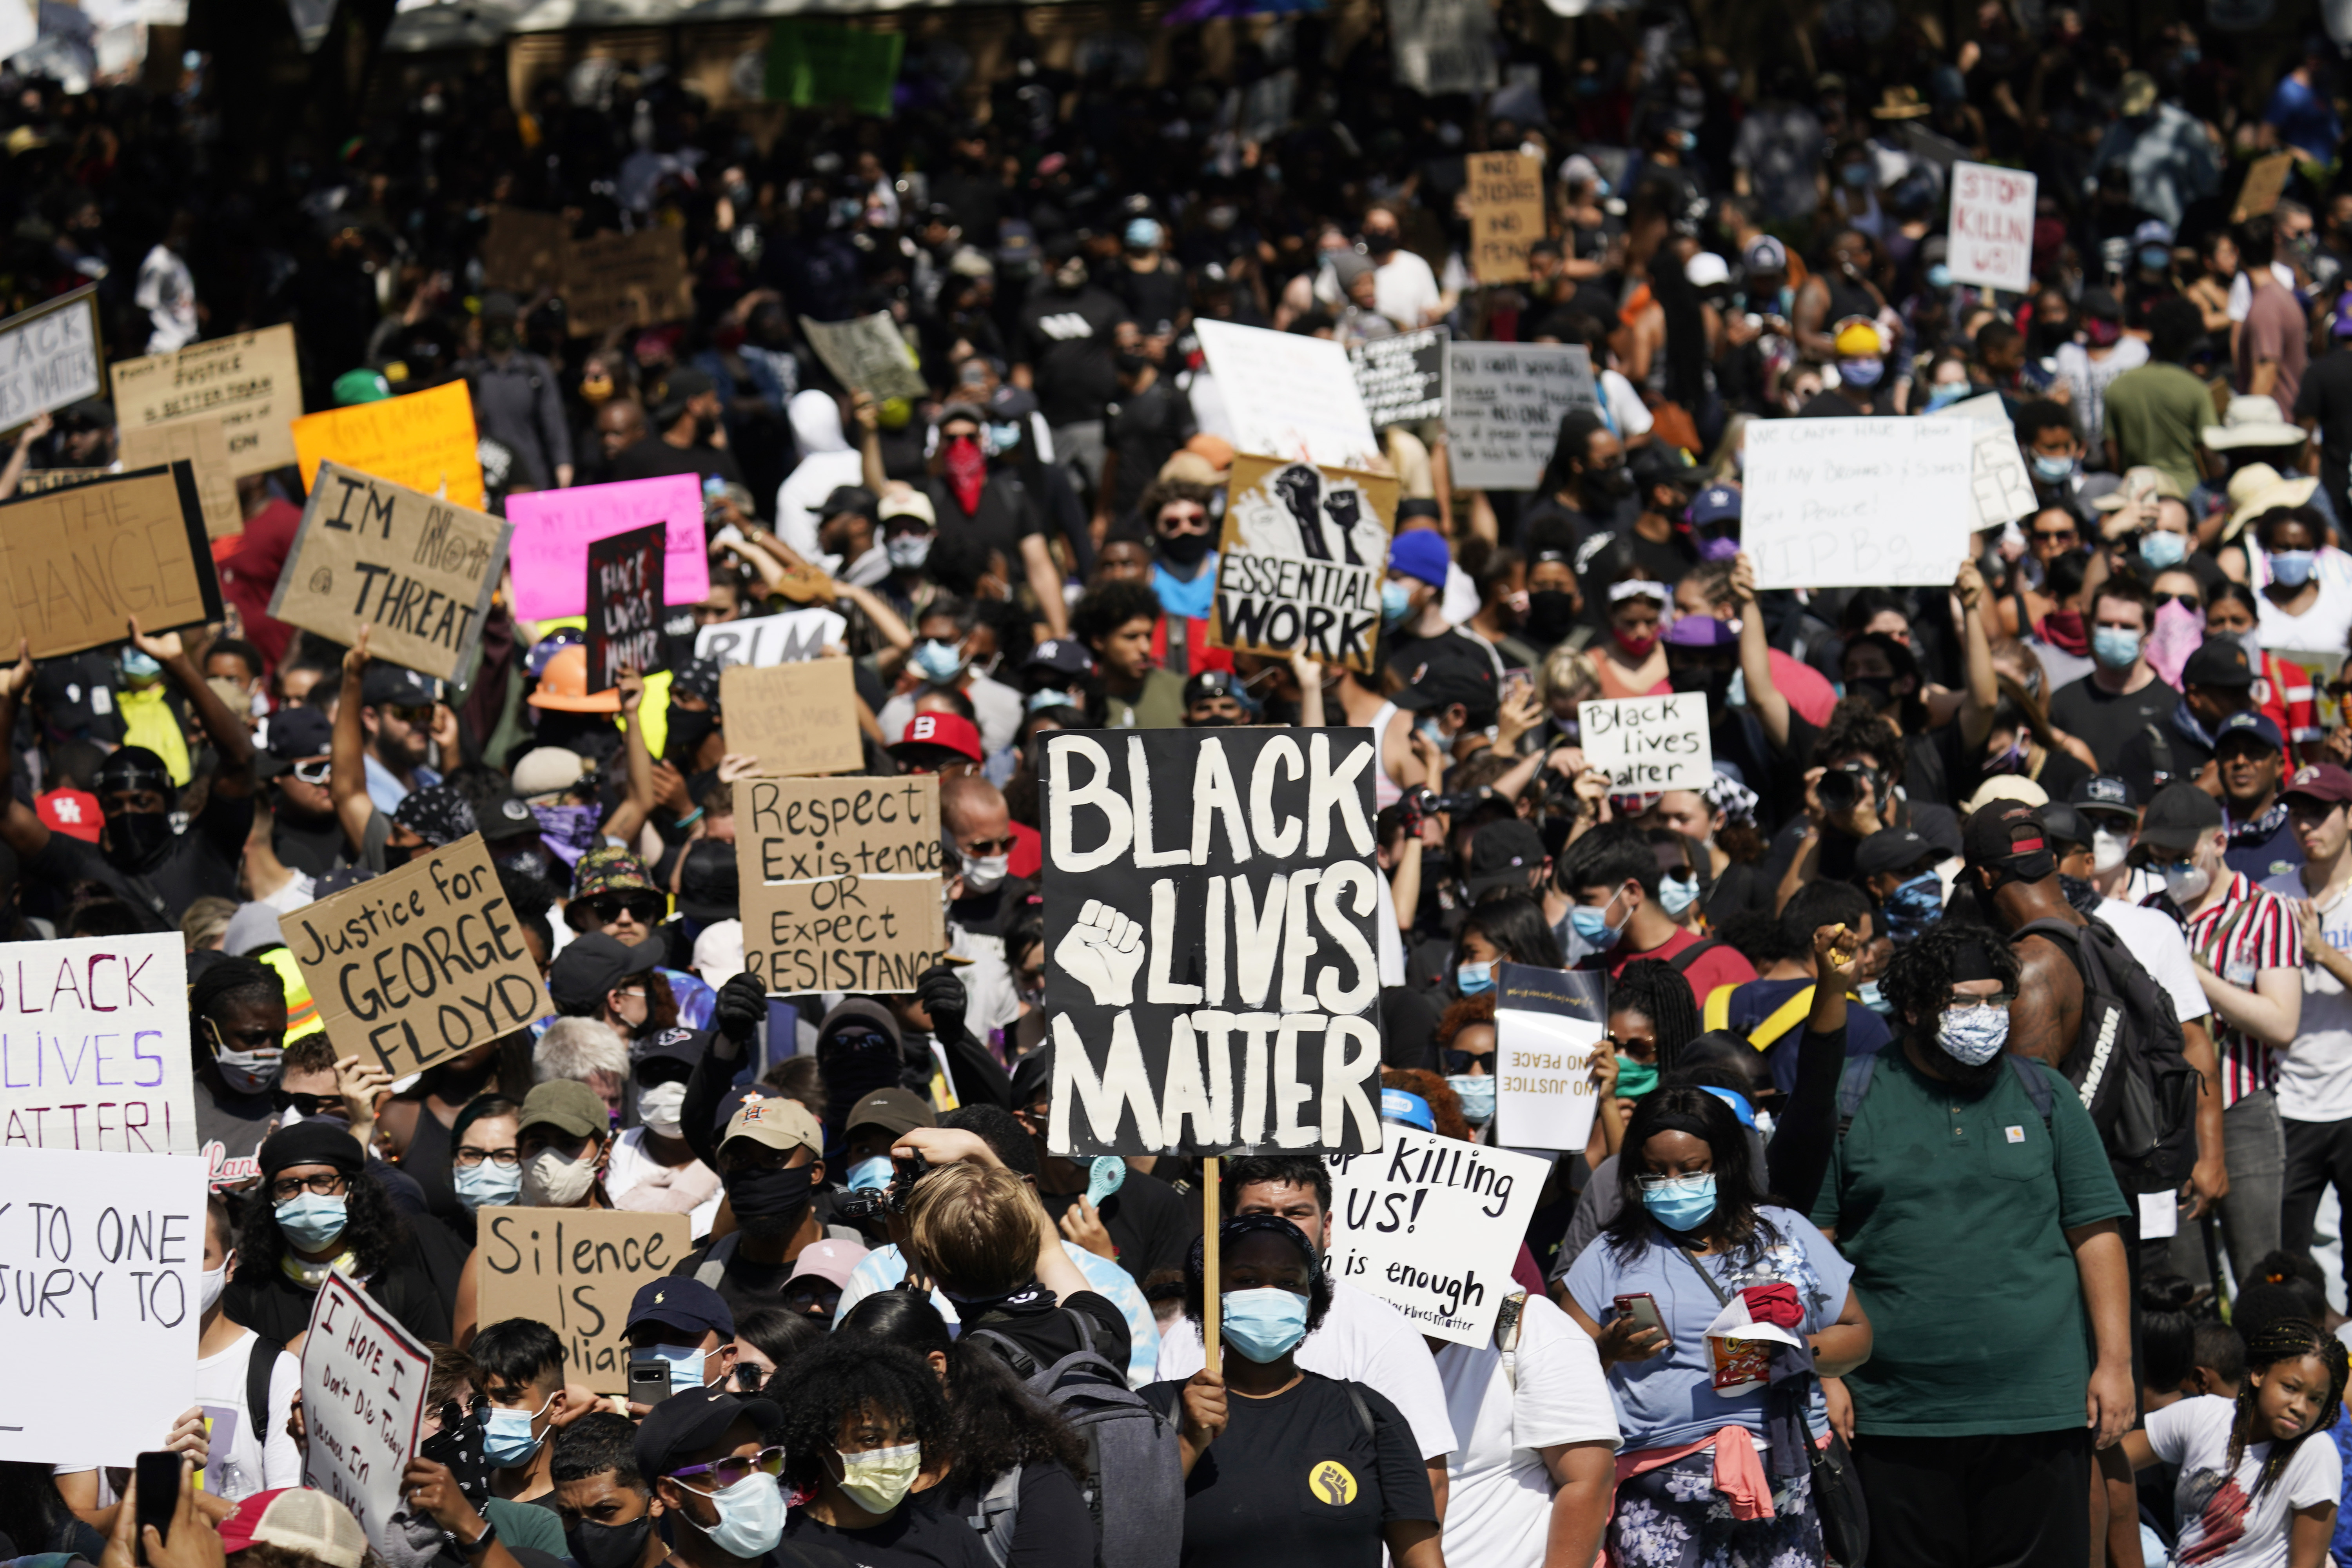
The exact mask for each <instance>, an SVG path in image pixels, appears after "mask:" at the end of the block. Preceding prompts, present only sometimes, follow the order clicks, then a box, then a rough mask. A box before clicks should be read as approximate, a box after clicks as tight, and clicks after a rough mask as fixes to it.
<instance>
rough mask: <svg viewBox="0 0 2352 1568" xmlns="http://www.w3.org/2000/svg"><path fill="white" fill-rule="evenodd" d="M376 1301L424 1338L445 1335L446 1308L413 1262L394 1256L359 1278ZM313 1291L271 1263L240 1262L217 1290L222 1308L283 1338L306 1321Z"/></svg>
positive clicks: (409, 1241)
mask: <svg viewBox="0 0 2352 1568" xmlns="http://www.w3.org/2000/svg"><path fill="white" fill-rule="evenodd" d="M414 1246H415V1237H412V1236H404V1237H402V1239H401V1241H400V1243H399V1244H398V1247H395V1251H396V1252H397V1251H398V1250H400V1249H403V1248H413V1247H414ZM359 1283H360V1285H361V1288H362V1289H364V1290H366V1291H367V1293H368V1295H369V1296H370V1297H372V1298H373V1300H375V1302H376V1304H377V1305H378V1306H380V1307H382V1308H383V1310H385V1311H387V1312H390V1313H391V1314H392V1315H393V1316H394V1318H395V1319H397V1320H399V1321H400V1325H401V1327H403V1328H404V1329H406V1330H407V1331H409V1332H410V1333H412V1334H415V1336H416V1337H417V1338H418V1339H420V1340H425V1341H426V1342H446V1340H447V1339H448V1338H449V1308H448V1304H447V1303H446V1302H445V1301H444V1300H442V1299H441V1294H440V1292H439V1291H437V1290H436V1289H434V1288H433V1281H432V1279H431V1278H430V1277H429V1276H428V1275H427V1274H426V1273H425V1270H424V1268H422V1267H420V1266H419V1265H418V1264H415V1263H413V1262H409V1261H406V1260H404V1259H398V1258H396V1259H395V1260H394V1262H393V1263H392V1264H391V1265H390V1266H389V1267H387V1268H385V1269H384V1270H383V1272H382V1273H380V1274H378V1275H376V1276H375V1277H374V1278H373V1279H366V1280H362V1281H360V1282H359ZM317 1300H318V1292H317V1291H316V1290H312V1289H308V1288H307V1287H305V1286H302V1285H300V1284H298V1283H297V1282H295V1281H294V1280H292V1279H288V1278H287V1276H286V1274H285V1273H284V1271H282V1270H279V1269H272V1270H271V1271H270V1272H269V1274H268V1276H267V1277H263V1276H262V1275H261V1273H260V1270H258V1269H257V1268H250V1267H247V1266H245V1265H244V1264H242V1263H240V1265H239V1267H238V1269H237V1274H236V1279H232V1280H230V1281H229V1282H228V1288H227V1289H226V1290H224V1291H223V1292H222V1294H221V1310H223V1311H226V1313H227V1314H228V1315H229V1318H230V1319H231V1321H235V1322H239V1323H243V1324H244V1325H245V1326H246V1327H247V1328H248V1329H251V1330H252V1331H254V1332H255V1333H257V1334H259V1335H261V1336H262V1338H264V1339H270V1340H276V1341H277V1342H278V1343H279V1344H281V1345H282V1344H285V1343H286V1342H289V1341H290V1340H292V1339H293V1338H294V1336H295V1335H297V1334H299V1333H301V1332H303V1331H306V1330H308V1329H309V1328H310V1308H311V1307H312V1306H313V1305H314V1304H315V1303H316V1302H317Z"/></svg>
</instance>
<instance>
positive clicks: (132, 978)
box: [0, 934, 196, 1258]
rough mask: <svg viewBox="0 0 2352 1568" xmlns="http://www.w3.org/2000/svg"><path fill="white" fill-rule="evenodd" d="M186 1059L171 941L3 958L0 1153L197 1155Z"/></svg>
mask: <svg viewBox="0 0 2352 1568" xmlns="http://www.w3.org/2000/svg"><path fill="white" fill-rule="evenodd" d="M192 1059H193V1058H191V1057H190V1055H189V1053H188V959H187V953H186V952H185V944H184V942H182V941H181V940H180V938H179V937H178V936H176V935H173V936H156V935H144V934H142V935H127V936H102V937H76V938H72V939H69V940H67V941H62V942H12V943H10V944H9V945H8V946H7V947H6V948H5V950H0V1149H86V1150H92V1151H115V1152H129V1153H134V1154H193V1153H194V1152H196V1101H195V1084H194V1075H193V1072H192V1069H191V1067H190V1063H191V1061H192ZM0 1258H5V1255H0Z"/></svg>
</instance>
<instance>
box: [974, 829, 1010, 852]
mask: <svg viewBox="0 0 2352 1568" xmlns="http://www.w3.org/2000/svg"><path fill="white" fill-rule="evenodd" d="M963 852H964V853H965V854H966V855H971V856H985V855H1010V854H1012V853H1013V836H1012V835H1011V834H1007V835H1005V836H1004V837H1002V838H975V839H973V840H972V841H971V843H969V844H967V845H965V846H964V847H963Z"/></svg>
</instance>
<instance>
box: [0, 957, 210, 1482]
mask: <svg viewBox="0 0 2352 1568" xmlns="http://www.w3.org/2000/svg"><path fill="white" fill-rule="evenodd" d="M42 945H45V946H53V945H58V944H54V943H44V944H42ZM182 1005H183V1006H185V1005H186V1004H185V1002H183V1003H182ZM0 1263H5V1266H6V1267H5V1268H0V1357H5V1359H6V1361H7V1364H8V1380H9V1381H8V1397H7V1398H6V1399H5V1401H0V1460H6V1461H23V1462H26V1463H31V1464H37V1465H40V1466H43V1467H45V1468H43V1470H42V1472H41V1473H42V1474H43V1475H44V1476H46V1475H47V1474H48V1471H47V1468H46V1467H47V1466H50V1465H68V1466H74V1465H128V1464H130V1463H131V1460H132V1459H133V1458H135V1457H136V1456H137V1455H138V1454H139V1453H140V1452H141V1450H142V1449H147V1448H152V1447H155V1446H156V1445H157V1444H158V1443H160V1442H162V1441H163V1434H164V1433H166V1432H169V1431H170V1430H171V1429H172V1425H173V1422H175V1421H177V1420H179V1418H180V1414H181V1412H183V1411H184V1410H186V1409H187V1408H188V1407H189V1406H190V1405H194V1404H195V1402H196V1332H197V1328H198V1324H199V1321H200V1320H201V1319H202V1318H203V1317H204V1268H205V1163H204V1162H203V1161H202V1160H200V1159H198V1158H196V1157H195V1156H194V1155H193V1154H121V1153H112V1154H100V1153H95V1152H76V1151H74V1150H71V1149H56V1148H51V1149H23V1148H0Z"/></svg>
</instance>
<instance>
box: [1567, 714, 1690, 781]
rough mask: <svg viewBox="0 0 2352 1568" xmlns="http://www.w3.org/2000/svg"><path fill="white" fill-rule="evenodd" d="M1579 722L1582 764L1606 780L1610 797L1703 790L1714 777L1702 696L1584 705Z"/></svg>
mask: <svg viewBox="0 0 2352 1568" xmlns="http://www.w3.org/2000/svg"><path fill="white" fill-rule="evenodd" d="M1589 703H1590V706H1591V709H1592V711H1591V712H1590V713H1586V712H1585V711H1584V710H1583V708H1582V707H1581V706H1580V707H1579V708H1578V710H1577V712H1578V715H1579V717H1580V719H1581V720H1582V721H1583V736H1584V761H1585V763H1586V765H1587V766H1589V767H1595V768H1599V769H1601V771H1602V772H1604V773H1607V774H1608V775H1609V780H1610V793H1611V794H1612V795H1655V794H1657V793H1659V792H1660V791H1662V790H1670V789H1705V788H1706V784H1707V781H1708V780H1709V779H1711V778H1713V777H1714V776H1715V743H1714V742H1713V741H1712V740H1710V739H1709V738H1708V734H1707V730H1708V722H1709V721H1708V714H1707V710H1706V693H1705V692H1704V691H1677V692H1674V693H1672V694H1671V695H1668V696H1664V697H1625V698H1618V699H1613V700H1612V699H1604V698H1598V697H1596V698H1592V699H1590V700H1589Z"/></svg>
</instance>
